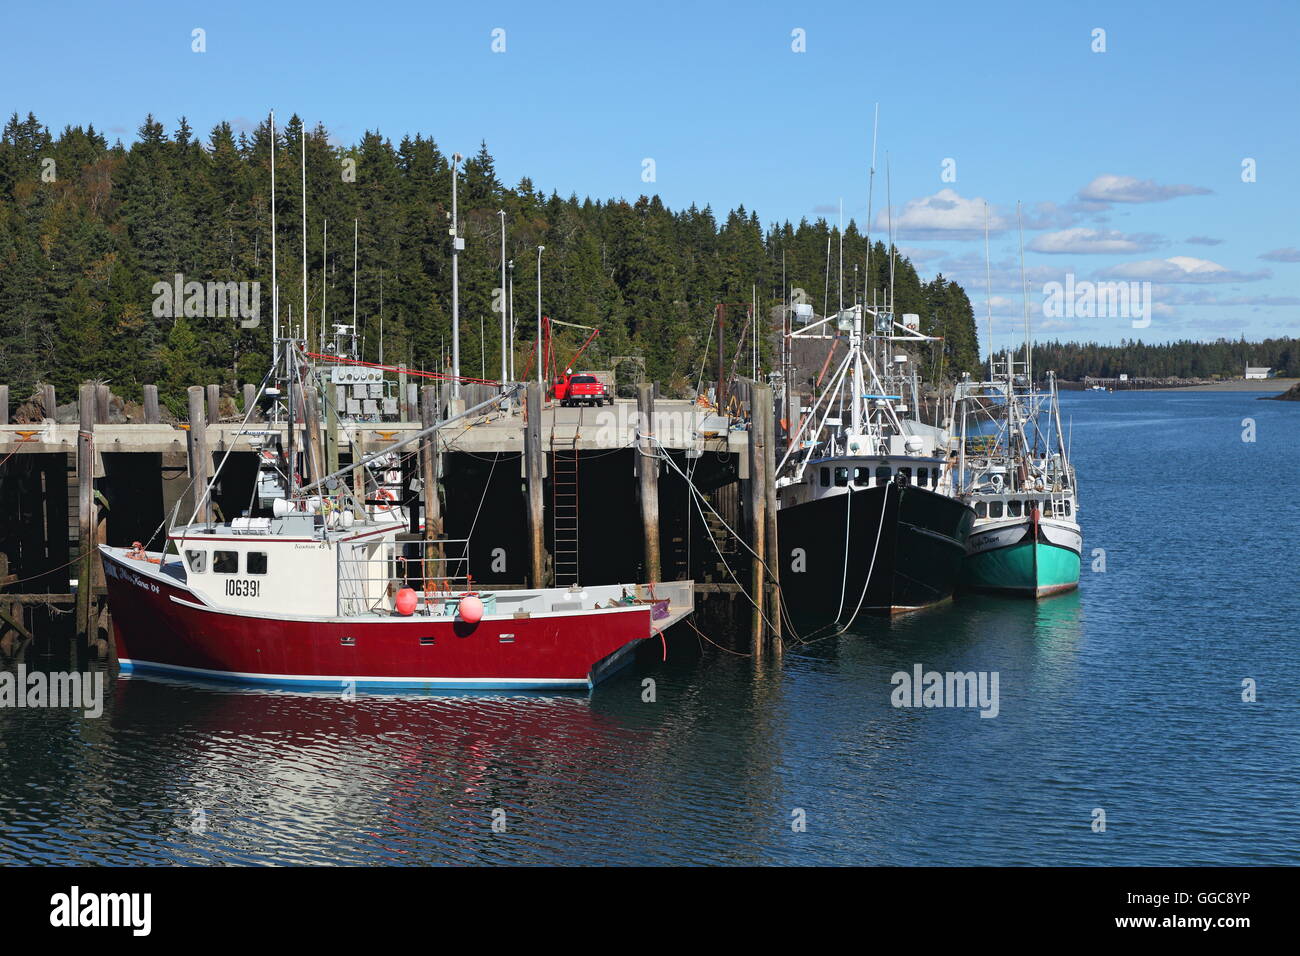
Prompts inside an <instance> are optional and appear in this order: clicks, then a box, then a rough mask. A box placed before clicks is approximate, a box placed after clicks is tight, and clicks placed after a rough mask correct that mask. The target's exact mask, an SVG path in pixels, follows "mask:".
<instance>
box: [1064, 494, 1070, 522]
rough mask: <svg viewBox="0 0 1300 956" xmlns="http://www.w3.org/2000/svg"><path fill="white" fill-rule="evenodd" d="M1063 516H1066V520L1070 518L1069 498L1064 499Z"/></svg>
mask: <svg viewBox="0 0 1300 956" xmlns="http://www.w3.org/2000/svg"><path fill="white" fill-rule="evenodd" d="M1065 515H1066V517H1067V518H1068V517H1069V516H1070V499H1069V498H1066V499H1065Z"/></svg>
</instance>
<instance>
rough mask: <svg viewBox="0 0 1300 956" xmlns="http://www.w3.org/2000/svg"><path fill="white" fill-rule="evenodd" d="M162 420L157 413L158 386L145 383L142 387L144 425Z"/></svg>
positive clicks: (154, 423)
mask: <svg viewBox="0 0 1300 956" xmlns="http://www.w3.org/2000/svg"><path fill="white" fill-rule="evenodd" d="M161 420H162V416H161V415H159V413H158V386H157V385H146V386H145V387H144V422H145V424H146V425H157V424H158V423H159V422H160V421H161Z"/></svg>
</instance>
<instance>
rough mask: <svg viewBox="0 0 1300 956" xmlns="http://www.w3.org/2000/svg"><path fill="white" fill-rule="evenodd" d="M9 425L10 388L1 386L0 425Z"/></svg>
mask: <svg viewBox="0 0 1300 956" xmlns="http://www.w3.org/2000/svg"><path fill="white" fill-rule="evenodd" d="M8 424H9V386H8V385H0V425H8Z"/></svg>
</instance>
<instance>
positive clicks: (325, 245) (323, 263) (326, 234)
mask: <svg viewBox="0 0 1300 956" xmlns="http://www.w3.org/2000/svg"><path fill="white" fill-rule="evenodd" d="M329 241H330V221H329V220H328V219H326V220H325V229H324V231H323V232H322V233H321V243H320V351H321V352H322V353H324V351H325V289H326V286H327V285H328V283H326V281H325V274H326V272H328V271H329V266H328V265H327V262H328V261H329V260H328V253H327V250H328V249H329Z"/></svg>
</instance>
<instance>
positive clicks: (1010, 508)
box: [1007, 501, 1023, 518]
mask: <svg viewBox="0 0 1300 956" xmlns="http://www.w3.org/2000/svg"><path fill="white" fill-rule="evenodd" d="M1022 507H1023V506H1022V505H1021V503H1020V502H1019V501H1008V502H1007V515H1008V516H1009V517H1012V518H1019V517H1020V509H1021V508H1022Z"/></svg>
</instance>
